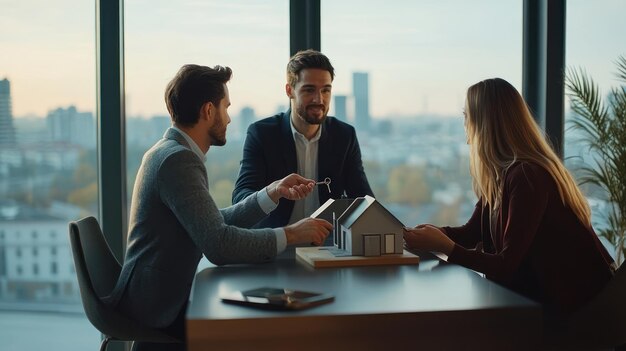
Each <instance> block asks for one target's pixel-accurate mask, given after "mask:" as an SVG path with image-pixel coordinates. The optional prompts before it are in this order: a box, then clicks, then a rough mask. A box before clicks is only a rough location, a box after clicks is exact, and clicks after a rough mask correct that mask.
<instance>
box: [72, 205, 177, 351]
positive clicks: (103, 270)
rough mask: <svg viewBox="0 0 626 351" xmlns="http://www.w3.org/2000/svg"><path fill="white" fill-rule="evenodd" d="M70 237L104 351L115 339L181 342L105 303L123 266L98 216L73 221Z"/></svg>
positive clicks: (85, 299) (86, 305)
mask: <svg viewBox="0 0 626 351" xmlns="http://www.w3.org/2000/svg"><path fill="white" fill-rule="evenodd" d="M69 235H70V245H71V247H72V254H73V256H74V265H75V267H76V275H77V277H78V285H79V287H80V296H81V300H82V302H83V308H84V309H85V314H86V315H87V318H88V319H89V321H90V322H91V324H93V326H94V327H96V329H98V330H99V331H100V332H101V333H102V334H104V340H102V343H101V345H100V351H105V350H106V348H107V345H108V343H109V341H111V340H118V341H146V342H162V343H180V342H181V340H178V339H175V338H174V337H171V336H169V335H167V334H165V333H164V332H162V331H160V330H157V329H152V328H148V327H146V326H143V325H141V324H140V323H138V322H136V321H134V320H132V319H130V318H128V317H126V316H124V315H122V314H121V313H119V312H118V311H116V310H115V309H114V308H112V307H109V306H106V305H105V304H104V303H103V302H102V300H101V297H104V296H107V295H109V294H110V293H111V291H112V290H113V288H114V287H115V284H116V283H117V279H118V277H119V275H120V272H121V269H122V267H121V265H120V263H119V262H118V261H117V259H116V258H115V256H114V255H113V253H112V252H111V250H110V248H109V245H108V244H107V243H106V241H105V239H104V235H103V234H102V231H101V230H100V225H99V224H98V221H97V220H96V219H95V218H94V217H86V218H83V219H81V220H78V221H76V222H70V232H69Z"/></svg>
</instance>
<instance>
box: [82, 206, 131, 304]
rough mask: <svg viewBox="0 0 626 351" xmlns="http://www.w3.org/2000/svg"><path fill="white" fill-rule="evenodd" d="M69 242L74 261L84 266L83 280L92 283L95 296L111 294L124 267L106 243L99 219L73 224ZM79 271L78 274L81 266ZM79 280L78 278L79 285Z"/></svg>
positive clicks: (88, 219) (91, 218)
mask: <svg viewBox="0 0 626 351" xmlns="http://www.w3.org/2000/svg"><path fill="white" fill-rule="evenodd" d="M70 243H71V245H72V251H73V253H74V262H75V264H76V265H79V264H80V265H81V266H83V267H81V268H82V269H84V270H85V272H84V276H83V278H86V279H88V280H89V283H90V284H91V287H92V288H93V291H94V292H95V293H96V296H98V297H100V298H101V297H104V296H107V295H109V294H110V293H111V291H112V290H113V288H114V287H115V284H116V283H117V279H118V278H119V276H120V271H121V269H122V266H121V265H120V263H119V262H118V261H117V259H116V258H115V256H114V255H113V252H111V249H110V247H109V245H108V244H107V242H106V241H105V238H104V235H103V234H102V231H101V230H100V225H99V224H98V220H96V219H95V218H94V217H86V218H83V219H81V220H79V221H76V222H71V223H70ZM76 269H77V271H78V267H76ZM80 279H81V277H80V276H79V284H80Z"/></svg>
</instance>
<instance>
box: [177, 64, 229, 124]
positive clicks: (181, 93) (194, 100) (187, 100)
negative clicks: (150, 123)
mask: <svg viewBox="0 0 626 351" xmlns="http://www.w3.org/2000/svg"><path fill="white" fill-rule="evenodd" d="M232 73H233V72H232V70H231V69H230V68H229V67H222V66H215V67H213V68H211V67H207V66H199V65H184V66H183V67H181V68H180V69H179V70H178V73H176V76H174V78H172V80H171V81H170V82H169V83H168V84H167V87H166V88H165V104H166V105H167V111H168V112H169V113H170V116H171V117H172V121H174V122H175V123H178V124H180V125H183V126H193V125H194V124H196V123H197V122H198V117H199V112H200V109H201V108H202V105H204V104H205V103H207V102H211V103H213V105H215V106H217V105H218V104H219V102H220V101H221V100H222V99H223V98H224V96H225V95H226V93H225V91H224V84H225V83H226V82H228V81H229V80H230V77H231V76H232Z"/></svg>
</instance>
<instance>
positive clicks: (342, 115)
mask: <svg viewBox="0 0 626 351" xmlns="http://www.w3.org/2000/svg"><path fill="white" fill-rule="evenodd" d="M347 98H348V97H347V96H345V95H335V117H337V118H338V119H340V120H342V121H344V122H348V113H347V110H346V100H347Z"/></svg>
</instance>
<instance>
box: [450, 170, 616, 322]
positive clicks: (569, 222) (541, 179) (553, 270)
mask: <svg viewBox="0 0 626 351" xmlns="http://www.w3.org/2000/svg"><path fill="white" fill-rule="evenodd" d="M504 182H505V184H504V189H503V196H502V205H501V206H500V209H499V211H498V213H497V217H496V218H494V219H495V220H494V222H493V223H492V225H493V227H494V229H493V232H492V230H490V221H489V210H488V208H483V205H482V201H479V202H478V203H477V204H476V209H475V210H474V214H473V215H472V217H471V218H470V219H469V221H468V222H467V223H466V224H465V225H463V226H461V227H455V228H452V227H444V228H443V230H444V231H445V232H446V234H447V235H448V236H449V237H450V238H451V239H452V240H454V242H455V243H456V245H455V246H454V249H453V250H452V252H451V253H450V256H449V258H448V260H449V261H450V262H453V263H456V264H460V265H462V266H465V267H468V268H470V269H473V270H475V271H479V272H482V273H485V275H486V276H487V278H489V279H491V280H493V281H495V282H498V283H500V284H502V285H504V286H506V287H508V288H510V289H512V290H514V291H517V292H518V293H520V294H522V295H525V296H527V297H529V298H531V299H534V300H536V301H538V302H541V303H542V304H544V305H545V306H546V307H548V308H550V309H552V308H554V309H556V310H558V311H564V312H567V311H572V310H575V309H576V308H577V307H579V306H580V305H581V304H583V303H584V302H586V301H588V300H589V299H591V298H592V297H593V296H594V295H595V294H597V293H598V292H599V291H600V290H601V289H602V287H604V285H605V284H606V283H607V282H608V281H609V280H610V279H611V277H612V276H613V269H612V266H611V264H612V263H613V259H612V258H611V256H610V255H609V254H608V252H607V251H606V249H605V248H604V246H603V245H602V243H601V242H600V240H599V239H598V237H597V235H596V233H595V232H594V231H593V229H589V228H586V227H585V225H583V224H582V223H581V222H580V221H579V220H578V218H577V217H576V215H575V214H574V212H573V211H572V210H571V209H570V208H569V207H565V206H564V205H563V203H562V201H561V198H560V196H559V192H558V189H557V187H556V183H555V182H554V179H553V178H552V176H551V175H550V174H549V173H548V172H547V171H546V170H545V169H544V168H542V167H540V166H538V165H536V164H532V163H516V164H514V165H513V166H512V167H511V168H509V170H508V172H507V173H506V175H505V177H504Z"/></svg>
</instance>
